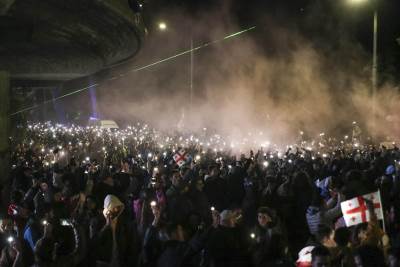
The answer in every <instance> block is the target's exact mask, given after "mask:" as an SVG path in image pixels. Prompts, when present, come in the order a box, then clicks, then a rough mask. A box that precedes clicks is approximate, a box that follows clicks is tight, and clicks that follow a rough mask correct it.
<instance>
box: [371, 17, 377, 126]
mask: <svg viewBox="0 0 400 267" xmlns="http://www.w3.org/2000/svg"><path fill="white" fill-rule="evenodd" d="M373 30H374V40H373V42H374V44H373V55H372V115H373V121H372V122H373V128H375V119H376V118H375V115H376V92H377V81H378V10H377V9H375V11H374V29H373Z"/></svg>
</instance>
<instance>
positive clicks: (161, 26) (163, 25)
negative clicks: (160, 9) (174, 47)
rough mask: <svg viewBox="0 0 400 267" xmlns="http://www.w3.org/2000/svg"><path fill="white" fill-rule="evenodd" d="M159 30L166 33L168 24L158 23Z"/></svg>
mask: <svg viewBox="0 0 400 267" xmlns="http://www.w3.org/2000/svg"><path fill="white" fill-rule="evenodd" d="M158 28H159V29H160V30H161V31H165V30H166V29H167V24H165V22H160V23H158Z"/></svg>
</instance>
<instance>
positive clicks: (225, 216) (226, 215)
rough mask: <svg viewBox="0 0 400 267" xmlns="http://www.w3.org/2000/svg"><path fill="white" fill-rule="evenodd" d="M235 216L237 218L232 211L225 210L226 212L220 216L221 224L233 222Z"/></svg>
mask: <svg viewBox="0 0 400 267" xmlns="http://www.w3.org/2000/svg"><path fill="white" fill-rule="evenodd" d="M234 216H235V214H234V213H233V211H231V210H224V211H223V212H221V214H220V218H221V222H226V221H229V220H231V219H232V218H233V217H234Z"/></svg>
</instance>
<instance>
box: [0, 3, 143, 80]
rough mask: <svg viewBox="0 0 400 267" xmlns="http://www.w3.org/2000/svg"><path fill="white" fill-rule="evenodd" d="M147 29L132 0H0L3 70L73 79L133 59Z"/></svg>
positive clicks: (25, 76)
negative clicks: (130, 1)
mask: <svg viewBox="0 0 400 267" xmlns="http://www.w3.org/2000/svg"><path fill="white" fill-rule="evenodd" d="M144 33H145V28H144V25H143V22H142V19H141V16H140V14H139V13H137V12H134V10H132V7H131V6H130V5H129V2H128V0H68V1H65V0H0V36H1V37H0V68H1V69H2V70H6V71H8V72H9V73H10V78H11V79H17V80H60V81H65V80H70V79H75V78H79V77H83V76H87V75H91V74H93V73H95V72H98V71H100V70H102V69H105V68H109V67H111V66H112V65H114V64H117V63H120V62H122V61H125V60H127V59H129V58H131V57H134V56H135V55H136V54H137V52H138V51H139V49H140V46H141V43H142V41H143V37H144Z"/></svg>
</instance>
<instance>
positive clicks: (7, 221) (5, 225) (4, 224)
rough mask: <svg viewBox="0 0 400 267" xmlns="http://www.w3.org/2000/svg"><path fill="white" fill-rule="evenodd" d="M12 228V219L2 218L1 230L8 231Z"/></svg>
mask: <svg viewBox="0 0 400 267" xmlns="http://www.w3.org/2000/svg"><path fill="white" fill-rule="evenodd" d="M12 230H13V221H12V220H11V219H3V220H2V221H1V224H0V231H1V232H3V233H4V232H10V231H12Z"/></svg>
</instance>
